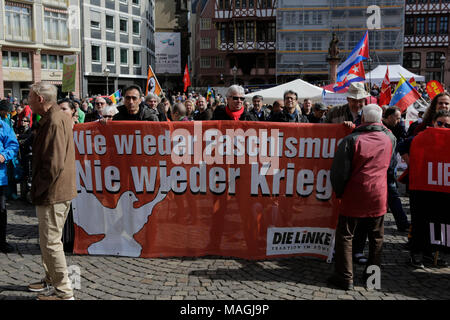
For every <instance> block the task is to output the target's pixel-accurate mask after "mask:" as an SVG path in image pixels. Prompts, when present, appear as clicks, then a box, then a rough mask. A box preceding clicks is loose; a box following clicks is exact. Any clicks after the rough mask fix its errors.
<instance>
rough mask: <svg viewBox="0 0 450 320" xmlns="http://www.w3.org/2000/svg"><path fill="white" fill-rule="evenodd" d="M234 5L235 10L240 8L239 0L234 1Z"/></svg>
mask: <svg viewBox="0 0 450 320" xmlns="http://www.w3.org/2000/svg"><path fill="white" fill-rule="evenodd" d="M235 4H236V9H240V8H241V0H235Z"/></svg>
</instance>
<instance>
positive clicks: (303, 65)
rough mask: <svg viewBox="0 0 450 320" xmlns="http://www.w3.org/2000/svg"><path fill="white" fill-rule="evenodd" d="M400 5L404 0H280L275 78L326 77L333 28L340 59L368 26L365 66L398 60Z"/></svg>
mask: <svg viewBox="0 0 450 320" xmlns="http://www.w3.org/2000/svg"><path fill="white" fill-rule="evenodd" d="M404 10H405V3H404V0H315V1H314V2H312V1H305V0H278V8H277V78H278V82H285V81H288V80H292V79H295V78H299V77H301V78H303V79H305V80H306V81H309V82H312V83H316V82H317V83H323V82H327V81H329V72H330V68H329V64H328V62H327V60H326V58H327V55H328V48H329V43H330V41H331V39H332V34H333V33H336V35H337V36H338V39H339V44H338V47H339V48H340V54H341V56H342V59H343V60H344V59H345V58H346V57H347V56H348V55H349V53H350V52H351V51H352V50H353V48H354V47H355V45H356V44H357V43H358V42H359V41H360V40H361V39H362V37H363V35H364V33H365V31H366V30H368V29H369V49H370V57H371V64H370V66H369V65H366V66H365V67H366V70H365V71H366V72H367V71H369V69H370V70H372V69H374V68H375V67H376V66H377V65H379V64H402V58H403V29H404V12H405V11H404ZM343 60H342V61H343Z"/></svg>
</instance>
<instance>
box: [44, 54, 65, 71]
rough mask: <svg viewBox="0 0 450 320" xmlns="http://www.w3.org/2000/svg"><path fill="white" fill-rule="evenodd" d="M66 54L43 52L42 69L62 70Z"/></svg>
mask: <svg viewBox="0 0 450 320" xmlns="http://www.w3.org/2000/svg"><path fill="white" fill-rule="evenodd" d="M63 61H64V56H57V55H54V54H41V69H43V70H62V69H63Z"/></svg>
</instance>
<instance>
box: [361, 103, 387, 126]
mask: <svg viewBox="0 0 450 320" xmlns="http://www.w3.org/2000/svg"><path fill="white" fill-rule="evenodd" d="M362 113H363V117H364V122H368V123H380V122H381V117H382V116H383V109H381V108H380V106H379V105H377V104H368V105H367V106H364V107H363V108H362Z"/></svg>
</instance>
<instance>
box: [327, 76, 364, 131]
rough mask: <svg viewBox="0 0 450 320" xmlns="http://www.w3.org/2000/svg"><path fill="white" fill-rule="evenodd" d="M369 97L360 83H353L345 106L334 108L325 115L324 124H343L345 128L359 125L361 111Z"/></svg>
mask: <svg viewBox="0 0 450 320" xmlns="http://www.w3.org/2000/svg"><path fill="white" fill-rule="evenodd" d="M368 97H370V94H368V93H367V91H366V89H365V88H364V84H363V83H361V82H353V83H351V84H350V87H349V88H348V91H347V102H348V103H347V104H344V105H343V106H336V107H334V108H332V109H331V110H330V111H329V112H328V113H327V118H326V121H325V122H326V123H344V124H345V125H346V126H349V127H351V126H353V124H355V125H356V126H358V125H360V124H361V110H362V108H363V107H364V106H365V104H366V98H368Z"/></svg>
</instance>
